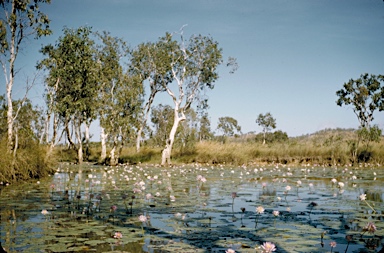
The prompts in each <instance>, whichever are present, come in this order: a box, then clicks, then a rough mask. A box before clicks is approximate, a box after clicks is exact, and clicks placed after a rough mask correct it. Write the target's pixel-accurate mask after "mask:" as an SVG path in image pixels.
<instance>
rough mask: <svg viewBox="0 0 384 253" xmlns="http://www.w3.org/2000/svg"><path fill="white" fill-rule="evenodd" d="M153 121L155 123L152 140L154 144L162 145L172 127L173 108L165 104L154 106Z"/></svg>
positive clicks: (152, 111)
mask: <svg viewBox="0 0 384 253" xmlns="http://www.w3.org/2000/svg"><path fill="white" fill-rule="evenodd" d="M151 122H152V125H153V132H152V134H151V140H152V141H153V144H154V145H156V146H161V145H163V144H164V142H165V141H166V140H167V137H168V133H169V131H170V130H171V128H172V122H173V108H172V107H171V106H170V105H163V104H159V105H157V106H154V107H153V108H152V110H151Z"/></svg>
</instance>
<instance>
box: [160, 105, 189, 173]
mask: <svg viewBox="0 0 384 253" xmlns="http://www.w3.org/2000/svg"><path fill="white" fill-rule="evenodd" d="M178 108H179V107H178V106H175V109H174V110H175V116H174V120H173V126H172V129H171V132H170V133H169V138H168V139H167V141H166V144H165V148H164V150H163V152H162V154H161V165H162V166H164V165H165V164H168V165H170V164H171V152H172V146H173V142H174V141H175V135H176V131H177V128H178V126H179V124H180V122H181V121H183V120H185V115H184V113H182V114H181V116H179V109H178Z"/></svg>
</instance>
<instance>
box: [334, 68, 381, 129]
mask: <svg viewBox="0 0 384 253" xmlns="http://www.w3.org/2000/svg"><path fill="white" fill-rule="evenodd" d="M383 82H384V76H383V75H379V76H375V75H372V74H371V75H369V74H362V75H360V78H358V79H356V80H353V79H351V80H349V81H348V82H347V83H344V85H343V89H341V90H338V91H337V92H336V95H337V96H338V99H337V101H336V104H337V105H338V106H343V105H352V106H353V112H354V113H355V114H356V116H357V119H358V120H359V123H360V127H363V128H364V127H369V126H370V123H371V122H372V120H373V113H374V112H375V111H376V110H378V111H383V110H384V86H383Z"/></svg>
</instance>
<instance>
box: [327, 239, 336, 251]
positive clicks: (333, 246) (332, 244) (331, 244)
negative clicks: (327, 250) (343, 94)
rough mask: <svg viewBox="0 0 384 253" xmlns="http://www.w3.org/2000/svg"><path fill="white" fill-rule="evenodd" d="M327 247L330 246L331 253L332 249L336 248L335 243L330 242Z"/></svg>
mask: <svg viewBox="0 0 384 253" xmlns="http://www.w3.org/2000/svg"><path fill="white" fill-rule="evenodd" d="M329 245H330V246H331V253H332V250H333V248H335V247H336V245H337V243H336V242H335V241H332V242H330V243H329Z"/></svg>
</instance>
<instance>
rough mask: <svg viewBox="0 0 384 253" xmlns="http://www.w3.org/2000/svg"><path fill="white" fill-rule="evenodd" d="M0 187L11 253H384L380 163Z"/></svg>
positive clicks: (179, 171)
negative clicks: (375, 164)
mask: <svg viewBox="0 0 384 253" xmlns="http://www.w3.org/2000/svg"><path fill="white" fill-rule="evenodd" d="M0 189H1V192H0V202H1V206H0V212H1V227H0V228H1V238H0V242H1V244H2V246H3V247H4V248H5V250H6V251H7V252H133V253H136V252H271V251H272V250H273V247H275V249H276V250H275V251H274V252H383V251H384V250H383V245H384V239H383V236H384V222H383V220H384V217H383V210H384V204H383V198H384V195H383V192H384V169H380V168H379V167H377V166H372V165H360V166H355V167H352V166H339V167H332V168H328V167H321V166H303V167H301V168H293V167H289V166H281V165H276V166H273V167H272V166H270V167H261V166H253V167H251V166H248V167H246V166H241V167H231V166H210V165H198V164H196V165H185V166H174V167H169V168H164V167H158V166H149V165H132V166H131V165H121V166H117V167H101V166H93V165H82V166H81V167H80V166H75V165H69V164H61V165H60V166H59V168H57V171H56V173H55V174H54V175H52V176H51V177H49V178H47V179H44V180H41V181H30V182H28V183H22V184H16V185H8V186H6V185H4V184H1V185H0ZM231 250H233V251H231Z"/></svg>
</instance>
